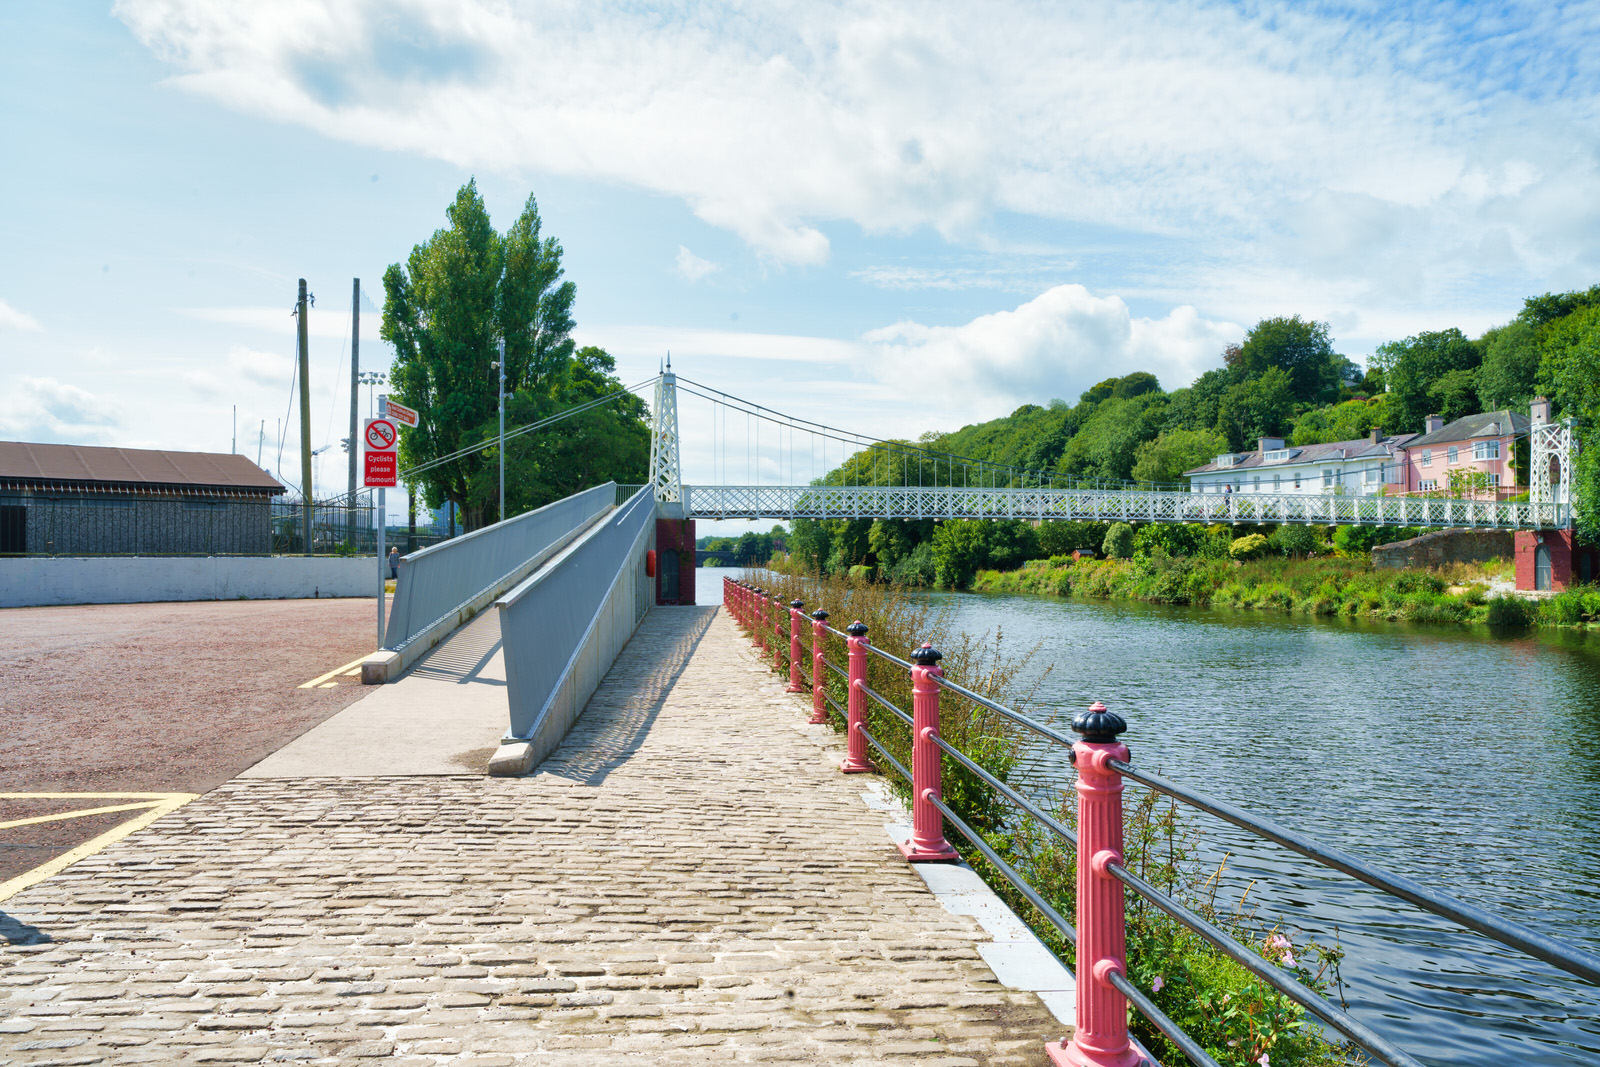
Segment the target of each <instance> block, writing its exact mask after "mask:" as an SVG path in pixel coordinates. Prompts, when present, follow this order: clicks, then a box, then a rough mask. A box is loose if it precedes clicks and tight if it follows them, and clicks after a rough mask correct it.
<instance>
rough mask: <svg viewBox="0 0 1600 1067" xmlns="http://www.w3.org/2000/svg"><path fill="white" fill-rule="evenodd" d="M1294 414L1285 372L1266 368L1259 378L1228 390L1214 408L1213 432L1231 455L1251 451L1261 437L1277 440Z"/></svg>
mask: <svg viewBox="0 0 1600 1067" xmlns="http://www.w3.org/2000/svg"><path fill="white" fill-rule="evenodd" d="M1293 413H1294V388H1293V385H1292V380H1291V378H1290V376H1289V372H1288V371H1286V370H1284V369H1283V368H1282V367H1271V368H1268V370H1267V372H1266V373H1265V374H1263V375H1261V377H1259V378H1253V379H1251V380H1249V381H1244V382H1240V383H1239V384H1238V385H1233V386H1229V387H1228V391H1227V392H1226V393H1223V394H1222V399H1221V401H1219V402H1218V404H1217V429H1218V430H1220V431H1221V432H1222V433H1223V434H1224V435H1225V436H1226V437H1227V438H1228V446H1229V447H1230V448H1232V449H1233V450H1234V451H1235V452H1241V451H1244V450H1246V449H1250V448H1253V447H1255V443H1256V440H1257V439H1258V438H1261V437H1281V436H1283V434H1284V431H1285V430H1287V429H1288V428H1289V417H1290V416H1291V415H1292V414H1293Z"/></svg>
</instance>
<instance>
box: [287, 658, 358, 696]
mask: <svg viewBox="0 0 1600 1067" xmlns="http://www.w3.org/2000/svg"><path fill="white" fill-rule="evenodd" d="M366 658H367V657H366V656H362V657H361V659H353V660H351V661H350V662H349V663H346V664H345V665H344V666H343V667H335V668H334V669H333V670H331V671H329V672H328V673H327V674H319V675H317V676H316V677H315V678H313V679H311V681H309V682H305V683H304V684H302V685H300V686H299V687H298V688H300V689H316V688H318V687H321V688H323V689H326V688H327V686H324V685H323V684H322V683H323V682H326V681H331V680H332V679H334V678H337V677H338V676H339V675H341V674H360V673H361V662H362V660H364V659H366ZM352 668H354V669H353V670H352Z"/></svg>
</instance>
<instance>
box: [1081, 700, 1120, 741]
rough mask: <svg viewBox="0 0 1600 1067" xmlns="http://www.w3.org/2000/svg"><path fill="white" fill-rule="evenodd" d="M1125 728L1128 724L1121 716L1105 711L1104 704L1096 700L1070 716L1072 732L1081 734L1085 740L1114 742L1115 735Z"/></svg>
mask: <svg viewBox="0 0 1600 1067" xmlns="http://www.w3.org/2000/svg"><path fill="white" fill-rule="evenodd" d="M1127 729H1128V724H1127V723H1126V722H1125V721H1124V720H1123V718H1122V716H1121V715H1118V714H1117V713H1116V712H1114V711H1107V710H1106V706H1105V705H1104V704H1102V703H1100V702H1099V701H1098V700H1096V701H1095V702H1094V703H1093V704H1090V705H1089V707H1088V708H1087V709H1086V710H1084V711H1080V712H1078V714H1076V715H1074V716H1073V717H1072V732H1073V733H1075V734H1079V735H1081V736H1082V737H1083V739H1084V740H1085V741H1095V742H1100V743H1111V744H1114V743H1116V740H1117V735H1118V734H1120V733H1123V732H1124V731H1126V730H1127Z"/></svg>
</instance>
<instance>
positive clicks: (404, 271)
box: [381, 180, 576, 529]
mask: <svg viewBox="0 0 1600 1067" xmlns="http://www.w3.org/2000/svg"><path fill="white" fill-rule="evenodd" d="M445 218H446V220H447V223H448V225H446V226H445V227H444V228H443V229H440V230H438V231H436V232H435V233H434V235H433V236H432V237H430V238H429V239H428V240H426V241H424V242H423V243H422V244H419V245H417V246H416V247H415V248H413V249H412V251H411V256H410V258H409V259H408V260H407V262H406V264H405V266H404V267H402V266H401V265H400V264H398V263H395V264H392V265H391V266H390V267H389V269H388V270H387V271H385V272H384V276H383V288H384V298H385V299H384V308H383V328H382V331H381V336H382V337H383V339H384V340H385V341H388V342H389V343H390V344H392V345H393V346H394V349H395V359H394V365H393V367H392V369H391V372H390V378H389V380H390V384H391V386H392V387H393V390H394V394H395V398H396V399H397V400H399V401H400V402H401V403H403V404H406V405H408V406H410V407H414V408H416V409H417V411H418V412H419V413H420V416H421V422H420V424H419V425H418V426H417V427H416V428H414V429H411V430H408V431H407V432H406V433H405V434H403V435H402V437H401V445H400V463H401V466H402V467H411V466H414V465H416V464H420V463H425V462H428V461H431V460H434V459H437V458H440V457H443V456H446V455H450V454H452V453H455V452H458V451H461V450H462V449H464V448H467V447H469V446H471V445H474V444H477V443H478V442H479V441H482V440H483V439H484V438H485V437H486V436H488V433H489V431H490V430H491V429H492V428H493V427H494V425H495V423H496V415H497V411H498V403H497V397H496V393H497V391H498V371H497V370H496V368H495V367H494V362H495V360H496V358H497V356H496V345H497V343H498V342H499V341H500V340H501V339H504V341H505V350H506V355H505V361H506V388H507V390H508V391H510V392H513V393H515V394H516V396H517V397H518V398H519V399H520V398H526V399H527V400H528V401H529V402H530V403H531V404H532V405H533V406H534V407H537V408H540V409H541V410H542V409H543V408H544V407H547V406H551V405H555V404H557V403H559V395H560V392H561V390H562V389H563V388H565V387H566V386H568V385H569V384H571V382H572V379H571V377H570V376H569V375H567V373H566V372H567V369H568V365H569V364H570V363H571V362H572V359H573V342H572V336H571V334H572V326H573V321H572V303H573V298H574V296H575V295H576V290H575V288H574V286H573V284H572V283H571V282H570V281H563V280H562V269H561V254H562V249H561V244H560V242H559V241H557V240H556V239H555V238H553V237H542V236H541V234H540V220H539V209H538V205H537V204H536V202H535V201H534V198H533V197H532V196H529V197H528V201H527V204H526V205H525V206H524V208H523V210H522V214H521V215H520V216H518V218H517V220H516V222H514V223H513V224H512V226H511V228H510V229H508V230H507V231H506V232H505V233H504V234H500V233H496V232H495V229H494V226H493V225H492V224H491V223H490V221H489V213H488V210H487V209H486V208H485V207H484V203H483V198H482V196H480V195H479V193H478V187H477V182H476V181H475V180H474V181H469V182H468V183H467V184H466V185H464V186H462V187H461V190H460V192H458V193H457V194H456V198H455V201H454V203H452V204H451V205H450V207H449V208H447V209H446V210H445ZM489 459H490V455H489V453H486V452H485V451H481V450H480V451H475V452H472V453H470V454H468V455H466V456H462V457H460V458H457V459H452V460H450V461H449V462H447V463H444V464H442V465H440V466H438V467H435V468H433V469H431V470H429V471H426V472H423V473H422V474H421V475H420V476H419V477H418V479H417V480H418V482H419V483H420V486H421V487H422V489H423V490H424V494H425V496H426V497H427V500H428V502H429V504H430V505H432V506H438V505H439V504H441V503H443V502H444V501H445V500H449V501H452V502H454V503H455V504H456V506H457V507H458V508H459V509H460V510H461V513H462V516H463V518H464V520H465V524H466V526H467V528H468V529H473V528H476V527H478V526H481V525H483V524H484V523H485V522H488V521H492V520H493V518H494V517H495V516H496V513H497V512H498V510H499V509H498V504H499V500H498V497H499V490H498V478H486V477H485V476H484V469H485V466H486V464H488V463H489ZM507 495H508V496H510V495H511V494H510V490H509V488H508V492H507Z"/></svg>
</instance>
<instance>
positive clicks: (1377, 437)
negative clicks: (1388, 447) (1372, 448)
mask: <svg viewBox="0 0 1600 1067" xmlns="http://www.w3.org/2000/svg"><path fill="white" fill-rule="evenodd" d="M1382 440H1383V430H1382V429H1381V428H1379V427H1377V426H1374V427H1373V428H1372V443H1373V444H1377V443H1378V442H1380V441H1382Z"/></svg>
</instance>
